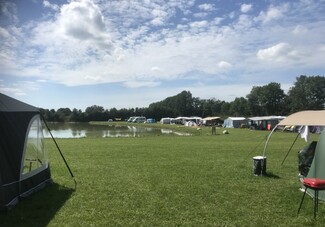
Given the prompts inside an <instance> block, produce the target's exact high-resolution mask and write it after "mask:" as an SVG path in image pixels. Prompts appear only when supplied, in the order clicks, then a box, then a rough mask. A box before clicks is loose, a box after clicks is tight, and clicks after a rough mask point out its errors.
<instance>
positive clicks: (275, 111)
mask: <svg viewBox="0 0 325 227" xmlns="http://www.w3.org/2000/svg"><path fill="white" fill-rule="evenodd" d="M247 100H248V107H249V110H250V113H251V115H256V116H262V115H282V114H284V113H286V107H285V100H286V95H285V93H284V91H283V90H282V89H281V85H280V84H279V83H275V82H272V83H269V84H267V85H264V86H256V87H253V88H252V90H251V92H250V94H248V95H247Z"/></svg>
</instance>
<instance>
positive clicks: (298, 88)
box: [288, 75, 325, 113]
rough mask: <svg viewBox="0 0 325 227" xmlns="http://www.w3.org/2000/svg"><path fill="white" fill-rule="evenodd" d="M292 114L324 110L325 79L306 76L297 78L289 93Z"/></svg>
mask: <svg viewBox="0 0 325 227" xmlns="http://www.w3.org/2000/svg"><path fill="white" fill-rule="evenodd" d="M288 96H289V97H288V98H289V102H290V112H292V113H293V112H297V111H301V110H322V109H324V107H325V77H324V76H305V75H302V76H300V77H297V78H296V82H295V83H294V86H293V87H291V88H290V90H289V92H288Z"/></svg>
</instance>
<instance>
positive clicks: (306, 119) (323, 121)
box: [279, 110, 325, 126]
mask: <svg viewBox="0 0 325 227" xmlns="http://www.w3.org/2000/svg"><path fill="white" fill-rule="evenodd" d="M279 125H283V126H285V125H309V126H325V110H307V111H300V112H296V113H294V114H291V115H289V116H288V117H286V118H285V119H283V120H282V121H280V122H279Z"/></svg>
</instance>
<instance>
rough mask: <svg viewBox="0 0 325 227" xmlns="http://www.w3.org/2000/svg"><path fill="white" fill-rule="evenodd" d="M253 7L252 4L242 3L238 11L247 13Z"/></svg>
mask: <svg viewBox="0 0 325 227" xmlns="http://www.w3.org/2000/svg"><path fill="white" fill-rule="evenodd" d="M252 8H253V5H252V4H242V5H241V6H240V11H241V12H242V13H248V12H249V11H251V10H252Z"/></svg>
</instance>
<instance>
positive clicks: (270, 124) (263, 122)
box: [248, 116, 285, 130]
mask: <svg viewBox="0 0 325 227" xmlns="http://www.w3.org/2000/svg"><path fill="white" fill-rule="evenodd" d="M283 119H285V117H283V116H263V117H251V118H248V120H249V125H250V127H251V128H254V129H261V130H272V129H273V128H274V127H275V126H276V125H277V124H278V123H279V121H281V120H283Z"/></svg>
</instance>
